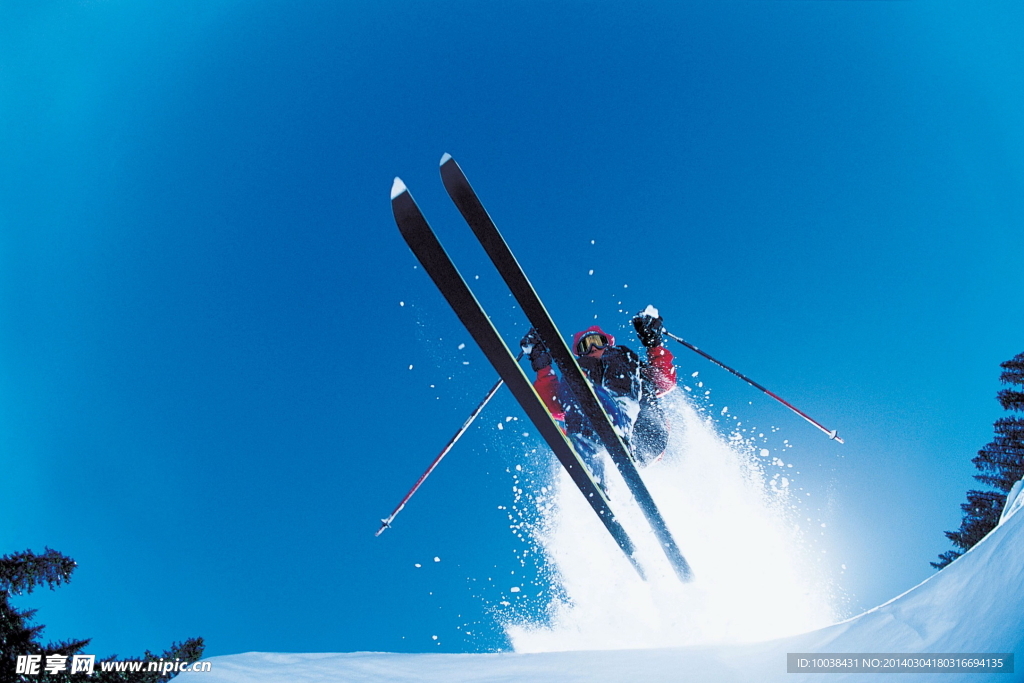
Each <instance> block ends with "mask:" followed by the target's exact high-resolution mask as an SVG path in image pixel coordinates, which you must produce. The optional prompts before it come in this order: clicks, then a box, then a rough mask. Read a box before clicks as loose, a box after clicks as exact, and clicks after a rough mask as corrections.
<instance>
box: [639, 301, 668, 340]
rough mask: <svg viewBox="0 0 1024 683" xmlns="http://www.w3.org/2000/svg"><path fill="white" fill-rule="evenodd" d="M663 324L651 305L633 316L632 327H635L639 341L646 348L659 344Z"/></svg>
mask: <svg viewBox="0 0 1024 683" xmlns="http://www.w3.org/2000/svg"><path fill="white" fill-rule="evenodd" d="M652 313H653V315H652ZM663 326H664V321H663V320H662V319H661V316H660V315H658V311H657V309H655V308H654V307H653V306H648V307H647V308H646V309H644V310H643V311H641V312H640V313H637V314H636V316H634V317H633V328H634V329H636V336H637V337H639V338H640V343H641V344H643V345H644V346H646V347H647V348H651V347H653V346H661V332H662V330H663V329H664V328H663Z"/></svg>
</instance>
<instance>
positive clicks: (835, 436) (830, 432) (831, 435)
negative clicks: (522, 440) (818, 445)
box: [663, 330, 846, 443]
mask: <svg viewBox="0 0 1024 683" xmlns="http://www.w3.org/2000/svg"><path fill="white" fill-rule="evenodd" d="M663 331H664V332H665V335H666V336H668V337H671V338H672V339H675V340H676V341H677V342H679V343H680V344H682V345H683V346H685V347H686V348H688V349H690V350H691V351H696V352H697V353H699V354H700V355H702V356H704V357H705V358H707V359H708V360H709V361H711V362H712V363H714V364H715V365H717V366H718V367H720V368H723V369H725V370H728V371H729V372H731V373H732V374H734V375H736V376H737V377H739V378H740V379H741V380H743V381H744V382H746V383H747V384H749V385H750V386H752V387H754V388H755V389H760V390H761V391H763V392H764V393H766V394H768V395H769V396H771V397H772V398H774V399H775V400H776V401H778V402H779V403H781V404H782V405H784V406H786V407H787V408H789V409H790V410H792V411H793V412H794V413H796V414H797V415H799V416H800V417H802V418H803V419H805V420H807V421H808V422H810V423H811V424H812V425H814V426H815V427H817V428H818V429H820V430H821V431H823V432H825V434H827V435H828V438H830V439H832V440H834V441H838V442H839V443H846V442H845V441H843V440H842V439H841V438H839V435H838V434H836V430H834V429H827V428H826V427H825V426H824V425H822V424H821V423H820V422H818V421H817V420H815V419H813V418H812V417H811V416H810V415H808V414H807V413H805V412H804V411H802V410H800V409H799V408H797V407H796V406H794V405H793V404H792V403H790V402H789V401H786V400H785V399H783V398H782V397H781V396H779V395H778V394H775V393H773V392H771V391H768V390H767V389H765V388H764V387H763V386H761V385H760V384H758V383H757V382H755V381H754V380H752V379H750V378H749V377H747V376H746V375H743V374H742V373H739V372H737V371H736V370H733V369H732V368H730V367H729V366H728V365H726V364H725V363H723V362H721V361H719V360H717V359H715V358H712V357H711V355H710V354H707V353H705V352H703V351H701V350H700V349H698V348H697V347H696V346H694V345H693V344H691V343H690V342H688V341H686V340H685V339H683V338H682V337H677V336H676V335H674V334H672V333H671V332H669V331H668V330H663Z"/></svg>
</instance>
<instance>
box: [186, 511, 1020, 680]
mask: <svg viewBox="0 0 1024 683" xmlns="http://www.w3.org/2000/svg"><path fill="white" fill-rule="evenodd" d="M1020 502H1021V499H1019V498H1018V500H1017V501H1015V503H1020ZM1014 507H1016V506H1014ZM1022 605H1024V516H1021V515H1014V514H1012V513H1011V515H1009V516H1008V517H1007V518H1006V519H1004V521H1003V522H1002V523H1001V524H1000V525H999V526H998V527H996V529H994V530H993V531H992V532H991V533H990V534H989V535H988V536H986V537H985V538H984V539H983V540H982V541H981V542H980V543H978V544H977V545H976V546H974V548H972V549H971V550H970V551H969V552H967V553H965V554H964V555H963V556H962V557H960V558H958V559H957V560H956V561H955V562H953V563H952V564H950V565H949V566H948V567H946V568H945V569H943V570H942V571H940V572H937V573H936V574H935V575H934V576H931V577H929V578H928V579H927V580H925V581H923V582H922V583H921V584H919V585H918V586H916V587H914V588H912V589H911V590H909V591H907V592H906V593H903V594H902V595H900V596H898V597H896V598H894V599H893V600H890V601H889V602H887V603H885V604H883V605H880V606H878V607H876V608H874V609H872V610H869V611H867V612H865V613H864V614H861V615H859V616H857V617H854V618H852V619H849V620H847V621H844V622H841V623H838V624H833V625H832V626H827V627H825V628H822V629H819V630H816V631H811V632H809V633H803V634H800V635H796V636H791V637H788V638H783V639H779V640H772V641H767V642H762V643H746V644H741V645H728V644H722V645H714V646H695V647H685V648H664V649H648V650H598V651H585V652H582V651H577V652H545V653H535V654H515V653H502V654H391V653H366V652H359V653H345V654H275V653H260V652H250V653H245V654H239V655H226V656H222V657H211V658H210V659H209V661H210V662H211V663H212V671H210V672H206V673H186V674H182V675H181V676H180V677H179V678H178V680H180V681H182V683H193V682H194V683H241V682H242V681H246V682H249V681H252V682H256V683H285V682H288V683H303V682H309V683H313V682H321V681H323V682H325V683H326V682H327V681H347V682H352V683H370V682H373V683H377V682H382V681H422V682H434V681H437V682H441V681H444V682H446V683H462V682H469V681H474V682H486V683H504V682H508V683H511V682H513V681H516V682H519V681H538V682H548V681H550V682H552V683H554V682H556V681H558V682H568V683H572V682H576V681H578V682H580V683H583V682H586V683H603V682H607V683H612V682H619V681H630V682H632V681H641V680H642V681H652V682H662V681H663V682H665V683H668V682H670V681H671V682H673V683H675V682H677V681H680V680H684V679H685V680H700V681H716V682H729V683H731V682H735V683H747V682H749V681H791V680H793V677H792V676H788V674H787V673H786V653H788V652H818V653H871V652H878V653H881V652H906V653H916V654H925V653H954V652H962V653H996V652H1024V610H1022V609H1021V606H1022ZM1020 666H1021V665H1020V664H1018V667H1020ZM1018 671H1020V669H1019V668H1018ZM1022 677H1024V676H1022V675H1021V674H1020V673H1018V674H1014V675H1010V676H1007V675H1005V674H977V673H945V674H924V673H922V674H915V675H914V676H913V681H914V682H915V683H924V682H926V681H928V682H931V681H943V682H950V681H964V682H971V683H982V682H983V681H988V680H998V681H1004V682H1006V683H1009V682H1010V681H1012V680H1020V679H1021V678H1022ZM892 678H896V676H895V675H894V676H885V675H884V674H883V675H878V674H874V675H867V674H828V675H827V679H828V681H829V683H836V682H837V681H838V682H842V683H848V682H850V681H861V680H865V681H874V682H876V683H882V681H885V680H891V679H892ZM899 680H902V679H899Z"/></svg>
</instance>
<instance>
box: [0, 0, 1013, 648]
mask: <svg viewBox="0 0 1024 683" xmlns="http://www.w3.org/2000/svg"><path fill="white" fill-rule="evenodd" d="M4 15H5V19H4V21H3V22H2V26H0V150H2V152H0V154H2V156H0V159H2V160H0V439H2V449H0V453H2V456H0V457H2V458H3V461H2V462H3V465H2V471H3V476H2V477H0V486H2V493H0V553H6V552H14V551H17V550H23V549H25V548H32V549H34V550H36V551H42V549H43V547H44V546H50V547H53V548H56V549H59V550H61V551H63V552H65V553H67V554H69V555H71V556H73V557H74V558H75V559H76V560H77V561H78V562H79V568H78V570H77V572H76V574H75V577H74V579H73V581H72V583H71V584H70V585H68V586H65V587H62V588H61V589H59V590H58V591H56V592H53V593H50V592H44V593H42V594H36V595H33V596H31V597H30V598H28V599H23V600H22V601H21V602H20V603H19V604H22V605H24V606H31V607H38V608H40V611H39V614H38V617H39V620H40V621H41V622H43V623H45V624H47V625H48V629H47V632H46V635H47V636H48V637H50V638H53V639H58V638H70V637H92V638H94V644H93V646H91V648H90V649H91V650H92V651H95V654H98V655H104V656H105V655H107V654H110V653H115V652H116V653H119V654H121V655H123V656H127V655H130V654H134V653H140V652H141V651H142V650H144V649H146V648H150V649H154V650H159V649H162V648H164V647H165V646H166V645H168V644H169V643H170V641H172V640H181V639H184V638H186V637H189V636H195V635H202V636H204V637H205V638H206V639H207V641H208V646H209V649H208V654H225V653H232V652H242V651H249V650H264V651H308V652H317V651H352V650H408V651H423V650H434V651H438V650H444V651H464V650H470V651H472V650H483V649H488V648H494V647H500V646H501V645H502V639H501V636H500V632H499V630H498V628H497V626H496V625H495V623H494V620H493V617H492V616H491V613H490V611H489V608H490V607H491V606H492V605H493V602H492V599H493V596H491V595H490V594H489V593H488V589H487V588H486V587H485V586H484V585H483V584H484V583H485V582H484V580H483V579H485V578H486V577H487V574H488V572H489V571H491V569H492V568H493V567H495V566H497V567H498V568H499V569H502V570H503V569H504V568H506V567H514V566H517V563H515V556H514V555H513V553H512V551H513V550H514V549H515V548H517V547H518V545H517V543H518V542H517V541H516V540H515V539H514V538H513V537H512V535H511V534H509V532H508V529H507V521H506V520H505V518H504V517H503V516H502V514H503V513H501V511H499V510H497V509H496V506H497V505H500V504H503V503H506V502H507V501H508V497H509V495H510V494H509V493H508V489H509V481H510V480H509V477H508V475H507V474H505V473H504V469H505V468H506V467H508V466H509V465H510V464H512V463H514V459H513V457H514V456H513V454H512V452H511V447H512V446H514V444H513V443H512V441H510V440H507V439H508V436H507V435H506V434H502V433H501V432H498V431H496V430H495V429H494V424H495V422H496V421H497V419H499V418H500V417H502V416H504V415H509V414H515V410H516V409H515V407H514V406H513V405H512V404H511V401H510V399H508V397H507V396H502V397H501V398H499V399H497V403H496V404H495V405H494V406H493V407H492V408H489V412H488V413H487V416H485V419H484V420H483V421H482V424H481V426H480V428H478V429H474V430H473V431H472V432H471V433H470V434H469V435H468V436H467V438H466V439H465V441H464V443H461V444H460V445H459V446H458V449H457V450H456V451H455V452H454V453H453V454H452V456H451V458H450V460H449V461H447V462H445V464H444V466H443V467H442V468H441V469H440V470H439V471H438V472H437V474H436V476H435V478H434V479H433V480H431V481H430V483H429V485H428V487H427V488H425V489H424V490H423V491H422V492H421V494H420V495H419V496H418V498H417V499H415V500H414V502H413V503H412V504H411V505H410V506H409V507H408V508H407V509H406V511H405V512H404V513H403V514H402V516H401V517H400V518H399V521H398V522H397V523H396V525H395V528H394V529H393V530H391V531H389V532H388V533H387V534H385V535H384V536H383V537H381V538H374V537H373V532H374V531H375V530H376V528H377V524H378V519H379V518H380V517H382V516H384V515H385V514H387V512H388V511H389V510H390V509H391V507H392V506H393V505H394V503H395V502H397V500H398V499H399V498H400V497H401V495H402V494H403V493H404V492H405V490H406V489H407V488H408V486H409V485H411V484H412V482H413V481H415V479H416V477H417V476H418V475H419V473H420V472H421V471H422V469H423V467H425V466H426V464H427V463H428V462H429V461H430V460H431V459H432V458H433V456H434V455H435V453H436V451H437V450H438V448H439V447H440V446H441V445H442V444H443V443H444V442H445V441H446V440H447V438H448V437H449V436H450V434H451V432H452V431H453V430H454V429H455V428H456V427H457V426H458V425H459V424H461V423H462V420H463V419H464V418H465V416H466V414H467V413H468V411H469V410H470V409H471V408H472V406H473V405H474V404H475V403H476V401H477V400H478V399H479V397H480V396H481V395H482V394H483V393H484V391H485V390H486V388H487V387H488V386H489V385H490V384H491V383H492V382H493V381H494V375H493V371H491V370H490V369H489V368H488V367H487V366H486V363H485V362H484V360H483V358H482V356H481V355H480V354H479V352H477V351H476V350H475V349H473V348H471V347H470V346H467V348H466V349H463V350H459V349H458V348H457V347H458V345H459V344H460V343H469V342H470V340H469V339H468V336H467V335H466V334H465V333H463V332H462V331H461V329H460V327H459V325H458V322H457V320H456V319H455V318H454V316H453V315H452V314H451V312H450V311H449V310H448V309H447V307H446V305H445V304H444V302H443V301H442V300H441V299H440V297H439V296H437V295H436V293H435V292H434V291H433V289H432V287H431V286H430V284H429V282H428V281H427V278H426V277H425V275H424V274H423V272H422V271H419V270H415V269H414V268H413V265H414V260H413V257H412V255H411V254H410V253H409V251H408V249H407V248H406V247H405V245H404V244H403V243H402V241H401V239H400V237H399V235H398V233H397V231H396V229H395V226H394V223H393V220H392V216H391V212H390V207H389V205H388V190H389V189H390V186H391V181H392V178H393V177H394V176H395V175H400V176H401V177H402V178H403V179H404V180H405V181H406V183H407V184H408V185H409V187H410V188H411V189H412V191H413V193H414V194H415V195H416V197H417V199H418V200H419V201H420V204H421V205H422V207H423V208H424V210H425V211H426V212H427V214H428V217H429V218H430V219H431V221H432V222H433V223H434V224H435V228H436V229H437V230H438V231H439V232H440V233H441V235H442V239H443V240H444V241H445V243H446V244H447V245H448V246H449V247H450V249H451V251H452V253H453V255H454V256H455V257H456V258H457V259H458V261H459V263H460V264H462V265H464V267H465V268H466V270H467V272H468V273H469V274H470V275H477V274H479V275H480V279H479V280H477V281H474V285H475V286H477V287H478V288H479V290H480V296H481V298H482V299H483V300H484V303H485V304H486V305H487V306H488V308H489V310H491V312H492V313H493V315H494V318H495V320H496V322H497V323H498V325H499V327H500V328H501V330H502V331H503V332H505V333H506V334H507V336H508V337H509V338H510V339H518V336H519V335H521V334H522V333H523V332H524V331H525V325H524V322H523V319H522V318H521V317H520V316H519V315H518V314H517V312H516V311H515V310H514V307H513V305H512V302H511V300H510V299H508V298H507V296H506V295H505V293H504V292H503V291H502V289H501V287H500V286H499V283H498V282H497V278H496V277H495V276H494V275H493V274H492V273H493V271H492V270H491V269H490V268H489V267H488V266H487V265H486V264H485V261H484V257H483V256H482V254H481V253H480V251H479V250H478V249H477V248H475V247H473V245H472V244H471V243H470V241H471V240H470V234H469V232H468V230H466V229H465V228H464V226H463V225H462V224H461V223H460V221H459V219H458V216H457V214H456V212H455V211H454V209H453V208H452V207H451V206H450V203H449V202H448V200H447V198H446V196H445V195H444V191H443V189H442V187H441V184H440V181H439V179H438V177H437V171H436V165H437V161H438V159H439V158H440V156H441V154H442V153H443V152H446V151H447V152H451V153H452V154H453V155H455V157H456V158H457V159H458V160H459V161H460V163H461V164H462V165H463V167H464V168H465V169H466V171H467V173H468V174H469V175H470V177H471V178H472V179H473V181H474V183H475V185H476V186H477V189H478V190H479V191H480V193H481V194H482V196H483V198H484V201H485V203H486V204H487V206H488V208H489V209H490V210H491V213H492V214H493V215H494V216H495V218H496V220H497V221H498V223H499V226H500V227H501V228H502V229H503V230H504V232H505V233H506V235H507V236H508V238H509V240H510V242H511V243H512V246H513V248H514V249H515V250H516V251H517V253H518V254H519V255H520V257H521V261H522V263H523V264H524V266H525V267H526V268H527V270H528V272H529V273H530V274H531V276H532V278H533V280H534V284H535V285H536V286H537V288H538V290H539V291H540V292H541V294H542V295H543V296H544V297H545V298H546V300H547V302H548V304H549V308H550V310H551V311H552V313H553V315H554V316H555V318H556V320H557V321H558V322H559V323H560V324H561V325H562V326H563V329H564V330H565V331H566V332H568V331H570V330H571V329H573V328H578V327H582V326H585V325H586V324H589V322H590V321H591V320H592V319H593V316H594V315H597V316H599V321H600V322H602V323H607V324H608V325H609V326H611V327H615V328H616V329H617V330H618V331H620V332H621V331H624V328H621V327H618V326H621V325H623V324H624V323H625V322H626V316H625V315H622V314H619V313H618V311H619V309H625V310H628V311H633V310H639V309H641V308H643V307H644V306H645V305H647V304H648V303H654V304H656V305H657V306H659V307H660V308H661V310H662V312H663V314H664V316H665V320H666V325H667V326H668V327H669V328H670V329H672V330H673V331H675V332H676V333H677V334H680V335H682V336H683V337H685V338H687V339H688V340H690V341H692V342H694V343H696V344H698V345H700V346H702V347H704V348H706V349H707V350H709V351H710V352H711V353H713V354H716V355H718V356H720V357H721V358H722V359H724V360H726V362H729V363H731V364H733V365H734V366H735V367H737V368H739V369H741V370H742V371H744V372H746V373H747V374H749V375H751V376H752V377H754V378H755V379H757V380H758V381H760V382H762V383H763V384H765V385H766V386H768V387H770V388H772V389H773V390H774V391H776V392H777V393H779V394H781V395H782V396H784V397H786V398H788V399H789V400H790V401H792V402H794V403H796V404H797V405H799V406H801V407H802V408H803V409H804V410H806V411H807V412H809V413H810V414H812V415H814V416H816V417H817V418H818V419H819V420H821V421H822V422H825V423H826V424H828V425H830V426H835V427H837V428H838V429H839V431H840V433H841V434H842V435H843V436H844V437H845V438H846V440H847V444H846V445H845V446H838V445H837V444H834V443H830V442H829V441H828V440H827V439H824V438H823V437H822V436H821V435H820V434H818V433H816V432H815V431H814V430H812V429H811V428H809V427H808V426H807V425H806V424H805V423H803V422H802V421H801V420H799V419H798V418H794V417H791V416H790V415H788V414H786V413H785V412H784V411H783V410H782V409H781V408H779V407H778V406H775V405H770V404H768V402H767V401H766V400H763V399H762V398H761V397H760V395H759V394H757V393H756V392H754V391H753V390H750V389H749V388H747V387H745V386H743V385H741V384H740V383H739V382H738V381H737V380H735V379H733V378H731V377H730V376H728V375H726V374H725V373H722V372H720V371H717V370H715V369H714V368H713V367H712V366H710V365H708V364H707V363H706V362H705V361H703V360H701V359H700V358H698V357H697V356H695V355H692V354H691V355H684V354H686V353H688V352H686V351H685V350H684V349H681V348H680V350H679V355H678V357H679V359H680V365H681V369H682V371H683V372H687V373H689V372H692V371H695V370H700V371H701V372H702V377H703V378H704V379H705V381H707V382H708V383H709V385H710V386H711V387H712V389H713V391H714V392H715V394H714V395H715V398H716V400H719V399H720V400H723V401H727V402H730V405H741V404H742V403H745V402H746V401H748V400H749V401H752V402H753V405H750V406H747V408H746V410H747V411H748V412H746V413H745V414H744V417H745V418H746V419H748V420H750V421H752V422H753V423H760V424H763V425H765V426H766V427H768V426H771V425H774V426H777V427H778V428H779V430H780V431H779V432H778V433H776V435H775V436H774V437H773V438H774V442H773V447H781V445H780V444H781V440H782V439H789V441H790V442H791V443H792V444H793V447H792V448H791V449H789V453H790V455H789V456H788V457H789V458H790V459H791V460H794V461H796V462H797V463H798V464H799V465H800V467H801V468H802V470H803V472H804V475H803V477H804V478H803V480H802V484H803V485H804V486H806V487H808V488H810V489H812V490H814V491H816V492H818V493H819V494H820V496H821V497H822V499H824V500H826V501H827V507H828V514H829V519H830V521H831V524H830V529H831V531H830V535H829V539H828V543H830V544H831V545H830V548H831V553H832V556H833V558H834V560H835V561H836V562H844V563H845V564H846V565H847V566H848V569H847V571H846V573H845V575H844V579H843V585H844V587H845V588H846V590H847V591H848V592H849V593H850V594H851V596H852V597H851V609H854V608H867V607H871V606H873V605H875V604H878V603H879V602H882V601H884V600H886V599H888V598H890V597H892V596H894V595H896V594H897V593H899V592H902V591H903V590H905V589H907V588H909V587H910V586H912V585H913V584H915V583H917V582H918V581H920V580H922V579H924V578H925V577H927V576H928V575H930V574H931V573H932V569H931V568H930V567H929V565H928V562H929V561H930V560H933V559H935V557H936V555H937V554H938V553H939V552H942V551H944V550H946V549H948V548H949V545H948V543H947V542H946V540H945V539H944V538H943V536H942V531H943V530H946V529H952V528H955V527H956V526H957V525H958V524H959V518H960V512H959V504H960V503H961V502H962V501H963V500H964V492H965V491H966V489H967V488H969V487H971V486H973V485H974V482H973V480H971V478H970V477H971V475H972V474H973V467H972V465H971V464H970V459H971V457H973V455H974V454H975V452H976V451H977V449H978V448H980V447H981V446H983V445H984V444H985V443H986V442H987V441H988V440H989V438H990V437H991V434H992V432H991V423H992V421H993V420H994V419H995V418H997V417H999V416H1000V414H1001V410H1000V409H999V406H998V404H997V403H996V402H995V400H994V394H995V392H996V391H997V390H998V388H999V385H998V381H997V378H998V372H999V368H998V364H999V363H1000V362H1001V361H1003V360H1006V359H1008V358H1010V357H1012V356H1013V355H1015V354H1017V353H1020V352H1021V351H1022V350H1024V298H1022V296H1021V295H1022V285H1024V270H1022V269H1021V266H1020V257H1021V254H1022V253H1024V43H1022V41H1021V36H1022V35H1024V7H1022V6H1021V4H1020V3H1018V2H979V1H976V0H972V1H970V2H966V1H965V2H929V3H904V2H782V1H778V2H713V3H712V2H709V3H678V2H671V3H669V2H663V3H628V4H625V5H624V4H623V3H611V2H587V3H584V2H559V3H554V2H541V1H539V0H537V1H530V2H515V3H511V4H510V3H501V4H498V3H470V2H437V3H427V4H424V3H417V2H346V3H335V2H310V3H302V4H301V7H300V6H296V4H295V3H284V2H259V3H243V2H225V1H223V0H203V1H202V2H193V1H190V0H187V1H185V2H180V3H171V4H168V3H160V2H153V1H150V0H145V1H139V2H128V1H127V0H111V1H108V2H102V3H100V2H84V1H79V2H40V1H37V0H33V1H32V2H8V3H5V4H4ZM591 240H593V241H594V244H591ZM590 270H593V271H594V274H593V275H589V274H588V273H589V271H590ZM627 284H628V288H626V287H624V285H627ZM619 301H621V302H622V304H621V305H620V304H619V303H618V302H619ZM399 302H405V305H404V306H400V305H399ZM464 361H468V362H469V365H464V364H463V362H464ZM410 365H412V366H413V369H412V370H409V366H410ZM449 378H451V379H449ZM431 385H434V387H431ZM739 410H740V408H734V409H733V412H734V413H735V412H737V411H739ZM434 556H438V557H440V558H441V560H442V561H441V562H440V563H434V562H432V558H433V557H434ZM414 563H422V564H424V565H425V566H424V567H422V568H421V569H419V570H415V569H414V568H413V564H414ZM461 624H469V625H470V627H469V628H467V629H465V630H472V631H473V632H474V633H475V635H474V636H465V637H456V636H455V633H456V631H455V627H456V626H459V625H461ZM437 633H441V634H450V635H445V636H444V637H443V638H442V639H441V641H442V644H441V645H440V646H438V645H435V644H434V642H433V641H432V640H431V638H430V636H431V635H432V634H437Z"/></svg>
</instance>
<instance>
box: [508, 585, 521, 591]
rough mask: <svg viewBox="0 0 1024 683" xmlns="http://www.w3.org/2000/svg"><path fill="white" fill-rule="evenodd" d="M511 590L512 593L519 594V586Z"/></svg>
mask: <svg viewBox="0 0 1024 683" xmlns="http://www.w3.org/2000/svg"><path fill="white" fill-rule="evenodd" d="M509 590H510V591H512V592H513V593H518V592H519V586H512V588H510V589H509Z"/></svg>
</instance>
